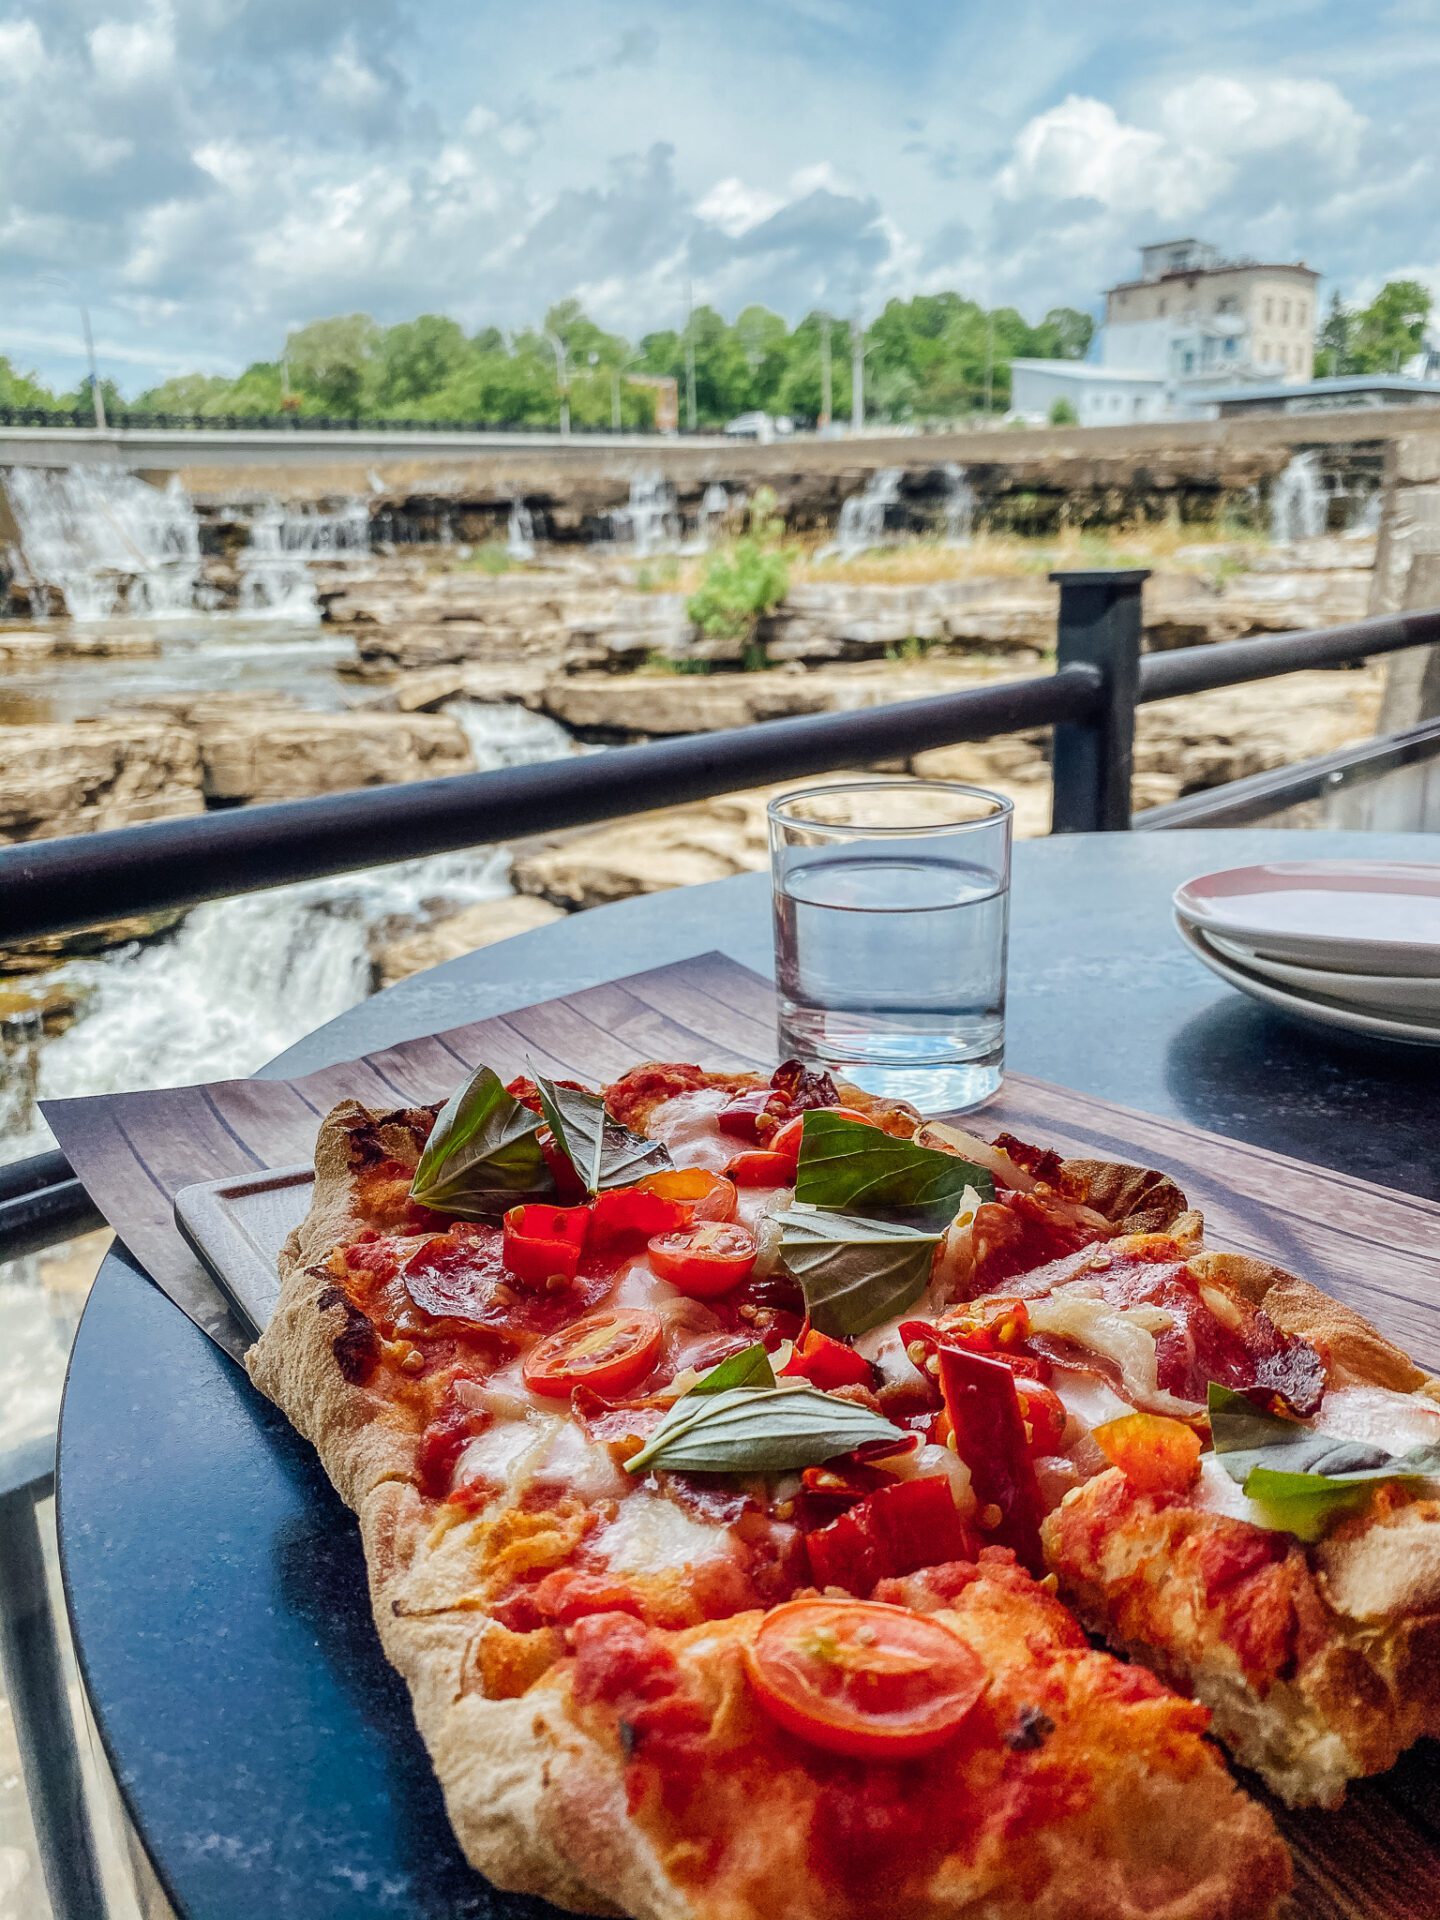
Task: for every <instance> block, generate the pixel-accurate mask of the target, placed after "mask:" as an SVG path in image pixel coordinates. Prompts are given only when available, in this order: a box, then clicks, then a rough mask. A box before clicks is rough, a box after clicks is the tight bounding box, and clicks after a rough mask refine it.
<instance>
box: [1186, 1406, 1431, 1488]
mask: <svg viewBox="0 0 1440 1920" xmlns="http://www.w3.org/2000/svg"><path fill="white" fill-rule="evenodd" d="M1208 1397H1209V1405H1210V1437H1211V1440H1212V1441H1213V1443H1214V1447H1215V1452H1216V1454H1217V1455H1218V1456H1219V1458H1220V1462H1221V1464H1222V1465H1223V1466H1224V1468H1225V1471H1226V1472H1227V1473H1228V1474H1229V1475H1230V1477H1231V1478H1232V1479H1233V1480H1238V1481H1239V1482H1240V1485H1241V1486H1242V1487H1243V1489H1244V1491H1245V1494H1246V1496H1247V1497H1248V1498H1249V1499H1251V1500H1258V1501H1262V1502H1264V1503H1265V1504H1267V1505H1274V1504H1289V1503H1293V1502H1297V1501H1303V1502H1304V1503H1305V1506H1306V1509H1307V1515H1308V1514H1309V1513H1311V1512H1313V1511H1315V1510H1317V1509H1320V1510H1323V1509H1327V1508H1328V1507H1330V1506H1332V1505H1340V1504H1344V1503H1346V1502H1347V1501H1348V1500H1349V1499H1350V1498H1351V1497H1352V1496H1356V1495H1358V1494H1360V1493H1363V1492H1364V1490H1365V1488H1367V1487H1370V1486H1376V1485H1379V1484H1381V1483H1382V1482H1384V1481H1386V1480H1415V1479H1428V1478H1430V1477H1431V1476H1433V1475H1440V1447H1412V1448H1411V1449H1410V1450H1409V1451H1408V1452H1407V1453H1398V1454H1397V1453H1388V1452H1387V1451H1386V1449H1385V1448H1384V1447H1380V1446H1376V1445H1375V1444H1374V1443H1373V1442H1371V1441H1368V1440H1346V1439H1344V1438H1343V1437H1342V1436H1340V1435H1339V1434H1334V1433H1321V1432H1319V1431H1318V1430H1317V1429H1316V1428H1314V1427H1311V1426H1304V1425H1301V1424H1300V1423H1299V1422H1298V1421H1295V1420H1281V1419H1279V1418H1277V1417H1276V1416H1275V1415H1274V1414H1269V1413H1265V1412H1264V1411H1263V1410H1262V1409H1260V1408H1259V1407H1256V1406H1254V1405H1252V1403H1251V1402H1250V1401H1249V1400H1247V1399H1246V1398H1245V1396H1244V1394H1242V1393H1235V1392H1234V1391H1233V1390H1232V1389H1231V1388H1229V1387H1222V1386H1219V1385H1218V1384H1217V1383H1216V1382H1214V1381H1212V1382H1211V1383H1210V1389H1209V1396H1208Z"/></svg>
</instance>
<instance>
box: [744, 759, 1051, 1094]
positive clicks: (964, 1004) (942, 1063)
mask: <svg viewBox="0 0 1440 1920" xmlns="http://www.w3.org/2000/svg"><path fill="white" fill-rule="evenodd" d="M1013 811H1014V810H1013V808H1012V807H1011V804H1010V802H1009V801H1008V800H1006V799H1005V798H1004V797H1003V796H1002V795H1000V794H998V793H986V792H985V791H984V790H983V788H980V787H962V786H955V785H952V784H950V783H949V782H945V781H938V780H855V781H845V782H843V783H840V784H836V785H832V786H816V787H803V788H801V789H800V790H799V791H798V792H796V793H787V794H783V795H781V797H780V798H779V799H777V800H773V801H772V802H771V803H770V808H769V814H770V862H771V869H772V872H773V875H774V882H775V971H776V977H777V982H778V986H779V997H780V1052H781V1057H782V1058H784V1059H788V1058H791V1057H795V1058H799V1059H801V1060H804V1061H806V1062H808V1063H809V1064H811V1065H816V1066H821V1067H824V1068H826V1069H828V1070H830V1071H832V1072H834V1073H835V1074H837V1075H839V1076H840V1077H841V1078H843V1079H846V1080H849V1081H851V1082H853V1084H854V1085H856V1086H858V1087H863V1088H864V1089H865V1091H866V1092H867V1093H878V1094H888V1095H891V1096H893V1097H895V1098H898V1099H902V1100H910V1101H913V1102H914V1104H915V1105H916V1106H918V1107H921V1108H924V1109H925V1110H927V1111H929V1112H939V1111H941V1110H949V1111H951V1112H954V1111H957V1110H959V1109H962V1108H965V1107H973V1106H978V1104H979V1103H980V1102H981V1101H982V1100H985V1099H988V1098H989V1096H990V1095H991V1094H992V1093H994V1092H995V1090H996V1089H997V1088H998V1086H999V1085H1000V1076H1001V1070H1002V1067H1003V1064H1004V1057H1005V957H1006V946H1007V941H1008V937H1009V908H1010V831H1011V824H1012V816H1013Z"/></svg>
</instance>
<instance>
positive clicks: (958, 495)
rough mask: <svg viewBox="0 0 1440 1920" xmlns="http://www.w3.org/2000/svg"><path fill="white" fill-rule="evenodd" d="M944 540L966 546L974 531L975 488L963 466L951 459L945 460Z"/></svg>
mask: <svg viewBox="0 0 1440 1920" xmlns="http://www.w3.org/2000/svg"><path fill="white" fill-rule="evenodd" d="M941 510H942V512H943V514H944V524H945V542H946V545H947V546H951V547H968V546H969V544H970V536H971V535H972V534H973V533H974V531H975V489H974V487H972V486H971V484H970V476H969V474H968V473H966V471H965V469H964V467H961V466H957V465H956V463H955V462H954V461H953V460H947V461H946V462H945V499H944V502H943V505H942V509H941Z"/></svg>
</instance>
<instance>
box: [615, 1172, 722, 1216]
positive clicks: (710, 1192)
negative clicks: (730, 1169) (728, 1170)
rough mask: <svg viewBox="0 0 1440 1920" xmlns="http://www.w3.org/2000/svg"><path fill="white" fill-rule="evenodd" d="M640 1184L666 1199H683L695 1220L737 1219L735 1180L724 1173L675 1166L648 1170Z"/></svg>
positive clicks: (638, 1184) (644, 1190) (647, 1190)
mask: <svg viewBox="0 0 1440 1920" xmlns="http://www.w3.org/2000/svg"><path fill="white" fill-rule="evenodd" d="M636 1185H637V1186H638V1187H639V1188H640V1189H641V1191H642V1192H644V1193H654V1194H658V1195H659V1197H660V1198H661V1199H662V1200H676V1201H679V1202H680V1204H681V1205H682V1206H685V1207H688V1208H689V1210H690V1219H691V1220H733V1219H734V1218H735V1205H736V1201H735V1182H734V1181H733V1180H727V1179H726V1178H725V1176H724V1174H723V1173H707V1172H706V1171H705V1169H704V1168H703V1167H673V1168H669V1169H667V1170H666V1172H664V1173H647V1174H646V1176H645V1178H644V1179H643V1180H639V1181H637V1182H636Z"/></svg>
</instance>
